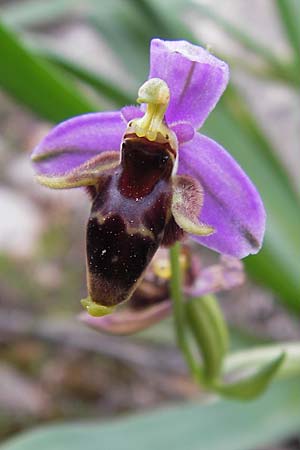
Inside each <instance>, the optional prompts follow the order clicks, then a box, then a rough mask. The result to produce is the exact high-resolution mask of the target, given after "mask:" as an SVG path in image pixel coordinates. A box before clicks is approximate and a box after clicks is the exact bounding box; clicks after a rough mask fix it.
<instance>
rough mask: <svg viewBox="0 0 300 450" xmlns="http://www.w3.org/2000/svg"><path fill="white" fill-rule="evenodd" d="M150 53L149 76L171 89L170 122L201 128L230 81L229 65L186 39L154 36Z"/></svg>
mask: <svg viewBox="0 0 300 450" xmlns="http://www.w3.org/2000/svg"><path fill="white" fill-rule="evenodd" d="M150 54H151V56H150V74H149V78H155V77H157V78H162V79H163V80H164V81H166V83H167V84H168V86H169V88H170V91H171V100H170V104H169V107H168V110H167V113H166V118H167V122H168V123H169V124H171V123H172V122H177V121H186V122H190V123H191V124H192V125H193V126H194V127H195V128H198V127H200V126H201V125H202V124H203V122H204V121H205V119H206V117H207V116H208V114H209V113H210V112H211V111H212V109H213V108H214V107H215V105H216V103H217V102H218V100H219V98H220V97H221V95H222V93H223V91H224V89H225V87H226V85H227V83H228V77H229V70H228V66H227V64H226V63H225V62H224V61H221V60H220V59H218V58H216V57H215V56H213V55H211V54H210V53H209V52H208V51H207V50H205V49H204V48H202V47H199V46H196V45H192V44H190V43H189V42H186V41H162V40H160V39H153V40H152V42H151V51H150Z"/></svg>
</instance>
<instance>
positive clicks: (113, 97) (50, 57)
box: [39, 51, 134, 107]
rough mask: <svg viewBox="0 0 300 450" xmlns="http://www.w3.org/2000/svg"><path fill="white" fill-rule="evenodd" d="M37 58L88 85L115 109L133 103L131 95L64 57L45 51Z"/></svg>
mask: <svg viewBox="0 0 300 450" xmlns="http://www.w3.org/2000/svg"><path fill="white" fill-rule="evenodd" d="M39 56H40V57H41V58H42V59H44V60H46V61H49V62H50V63H52V64H53V65H54V66H56V67H59V68H60V69H63V70H64V71H65V72H67V73H68V74H70V75H72V76H74V77H76V78H77V79H78V80H80V81H83V82H84V83H86V84H88V85H89V86H90V87H92V88H93V89H95V91H96V92H98V93H99V94H101V95H102V96H103V97H105V98H107V99H108V100H110V101H112V102H114V103H115V104H116V106H117V107H122V106H124V105H129V104H132V102H134V95H133V94H132V95H130V93H129V94H126V93H125V92H124V91H123V90H122V89H121V88H119V87H118V86H116V85H115V84H113V83H112V82H111V81H109V80H107V79H106V78H104V77H103V76H101V75H99V74H97V73H94V72H93V71H91V70H88V69H86V68H85V67H83V66H81V65H80V64H77V63H76V62H74V61H71V60H69V59H67V58H65V57H64V56H61V55H59V54H55V53H51V52H47V51H44V52H40V54H39Z"/></svg>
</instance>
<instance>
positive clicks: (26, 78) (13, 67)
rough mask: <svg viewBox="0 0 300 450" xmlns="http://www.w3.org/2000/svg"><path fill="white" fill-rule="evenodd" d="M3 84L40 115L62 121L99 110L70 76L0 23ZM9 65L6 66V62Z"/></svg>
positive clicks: (0, 78)
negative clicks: (40, 55)
mask: <svg viewBox="0 0 300 450" xmlns="http://www.w3.org/2000/svg"><path fill="white" fill-rule="evenodd" d="M0 54H1V59H2V61H3V63H2V64H1V68H0V85H1V86H2V87H3V88H4V89H5V90H6V92H8V93H9V94H10V95H12V96H13V97H14V98H15V99H16V100H17V101H19V102H20V103H23V104H24V105H26V106H27V107H29V108H31V110H32V111H34V112H35V113H36V114H38V115H39V116H41V117H43V118H44V119H47V120H49V121H53V122H58V121H61V120H64V119H66V118H68V117H70V116H74V115H77V114H82V113H85V112H89V111H95V110H97V109H98V108H96V107H95V106H94V105H93V104H92V103H91V102H90V101H89V100H87V99H86V98H85V97H84V95H83V94H81V93H80V92H79V91H78V90H77V89H76V88H75V85H73V84H72V82H71V80H70V79H69V78H68V77H65V76H63V74H62V73H61V72H60V71H57V70H55V69H54V68H53V67H52V66H51V65H50V64H48V63H46V62H45V61H42V60H41V59H40V58H38V57H37V56H35V55H33V54H32V53H31V52H30V50H28V49H27V48H26V47H25V45H24V44H23V43H22V41H21V39H20V38H19V37H18V36H16V34H15V33H14V32H13V31H11V30H10V29H9V28H7V27H6V26H5V25H4V24H1V23H0ZM4 62H5V63H4Z"/></svg>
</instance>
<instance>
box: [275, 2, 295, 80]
mask: <svg viewBox="0 0 300 450" xmlns="http://www.w3.org/2000/svg"><path fill="white" fill-rule="evenodd" d="M275 4H276V6H277V10H278V13H279V16H280V19H281V23H282V26H283V28H284V30H285V33H286V36H287V38H288V40H289V42H290V45H291V47H292V49H293V50H294V59H295V63H296V65H297V70H298V73H299V70H300V28H299V20H300V3H299V0H276V2H275Z"/></svg>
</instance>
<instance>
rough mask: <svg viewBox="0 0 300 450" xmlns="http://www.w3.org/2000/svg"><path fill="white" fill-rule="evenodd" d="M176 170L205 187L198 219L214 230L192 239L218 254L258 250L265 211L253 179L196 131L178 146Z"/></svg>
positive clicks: (210, 140) (261, 237) (233, 254)
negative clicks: (177, 168)
mask: <svg viewBox="0 0 300 450" xmlns="http://www.w3.org/2000/svg"><path fill="white" fill-rule="evenodd" d="M179 173H181V174H186V175H190V176H192V177H193V178H196V179H197V180H198V181H199V182H200V183H201V185H202V187H203V189H204V205H203V208H202V211H201V213H200V220H201V222H204V223H206V224H208V225H212V226H213V227H214V228H215V229H216V232H215V233H214V234H212V235H211V236H207V237H196V236H193V239H195V240H196V241H198V242H200V243H201V244H202V245H205V246H206V247H209V248H212V249H213V250H216V251H218V252H220V253H224V254H227V255H231V256H236V257H239V258H243V257H245V256H247V255H248V254H249V253H257V252H258V250H259V249H260V247H261V245H262V240H263V236H264V230H265V218H266V214H265V210H264V206H263V203H262V200H261V198H260V196H259V194H258V192H257V190H256V188H255V186H254V185H253V184H252V182H251V181H250V180H249V178H248V177H247V175H246V174H245V173H244V172H243V170H242V169H241V168H240V166H239V165H238V164H237V163H236V162H235V160H234V159H233V158H232V157H231V156H230V155H229V154H228V153H227V152H226V150H224V149H223V148H222V147H221V146H220V145H219V144H217V143H216V142H215V141H213V140H212V139H209V138H208V137H206V136H203V135H200V134H199V133H196V134H195V136H194V139H193V140H192V141H190V142H188V143H185V144H183V145H181V146H180V151H179Z"/></svg>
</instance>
